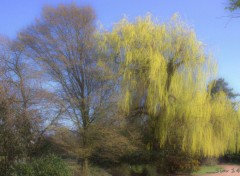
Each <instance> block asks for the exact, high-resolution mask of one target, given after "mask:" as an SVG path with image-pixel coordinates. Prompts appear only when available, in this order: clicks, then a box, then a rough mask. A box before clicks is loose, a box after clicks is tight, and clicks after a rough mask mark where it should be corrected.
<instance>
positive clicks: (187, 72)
mask: <svg viewBox="0 0 240 176" xmlns="http://www.w3.org/2000/svg"><path fill="white" fill-rule="evenodd" d="M101 41H102V42H101V43H100V45H101V48H102V49H103V51H104V52H105V56H106V58H108V60H107V62H108V64H109V62H111V61H113V62H115V63H117V64H118V71H117V73H118V75H119V80H120V85H121V86H120V87H121V88H120V91H121V95H122V98H121V101H120V103H119V104H120V107H121V108H122V109H123V110H124V111H125V112H126V113H127V114H128V115H129V116H130V114H134V116H137V115H140V114H142V113H144V114H145V115H146V116H147V117H148V123H149V125H150V126H152V127H153V131H152V133H153V135H154V138H155V139H156V140H157V144H158V146H159V147H160V148H164V147H168V146H171V147H173V148H176V149H177V150H181V151H184V152H187V153H190V154H194V155H195V154H196V155H201V156H218V155H221V154H223V153H224V152H225V151H227V150H228V149H229V145H228V142H229V141H230V140H231V138H232V136H231V134H232V133H233V126H235V123H234V121H232V120H229V119H230V118H229V116H234V109H233V107H232V105H231V102H230V101H229V99H228V98H227V97H226V95H225V94H224V92H219V93H218V94H216V95H215V96H214V97H212V96H211V95H210V93H209V91H208V88H207V87H208V85H207V84H208V82H209V81H210V80H211V79H212V78H214V76H215V73H216V64H215V62H214V60H213V59H212V57H211V56H210V55H207V54H206V52H205V50H204V47H203V44H202V43H201V42H200V41H199V40H198V39H197V37H196V34H195V32H194V30H192V29H191V28H190V27H188V26H187V25H186V24H185V23H184V22H182V21H181V20H180V18H179V17H178V16H177V15H174V16H173V17H172V19H171V20H170V21H169V22H166V23H159V22H156V21H154V20H152V18H151V16H150V15H147V16H146V17H145V18H137V19H136V20H135V21H134V22H129V21H128V20H127V19H126V18H124V19H122V20H121V21H120V22H119V23H117V24H116V25H115V26H114V28H113V30H112V31H111V32H105V33H104V35H102V36H101ZM109 58H110V59H109ZM101 65H103V64H102V63H101ZM210 86H211V85H210ZM134 116H130V118H134ZM148 145H149V146H150V148H151V147H153V145H154V144H153V142H152V143H151V141H150V142H149V144H148Z"/></svg>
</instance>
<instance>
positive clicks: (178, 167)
mask: <svg viewBox="0 0 240 176" xmlns="http://www.w3.org/2000/svg"><path fill="white" fill-rule="evenodd" d="M199 164H200V162H199V161H198V160H197V159H195V158H192V157H188V156H184V155H182V156H177V155H176V156H173V155H170V156H167V157H166V158H165V171H166V172H167V173H190V172H192V171H197V170H198V169H199Z"/></svg>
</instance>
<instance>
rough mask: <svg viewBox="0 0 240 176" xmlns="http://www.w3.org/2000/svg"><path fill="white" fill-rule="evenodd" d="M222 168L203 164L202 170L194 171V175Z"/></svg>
mask: <svg viewBox="0 0 240 176" xmlns="http://www.w3.org/2000/svg"><path fill="white" fill-rule="evenodd" d="M220 169H221V167H220V166H201V167H200V170H198V171H197V172H193V173H192V175H203V174H207V173H210V172H217V171H219V170H220Z"/></svg>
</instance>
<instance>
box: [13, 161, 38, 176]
mask: <svg viewBox="0 0 240 176" xmlns="http://www.w3.org/2000/svg"><path fill="white" fill-rule="evenodd" d="M13 175H16V176H35V175H34V170H33V167H32V165H31V164H28V163H18V164H16V165H15V166H14V169H13Z"/></svg>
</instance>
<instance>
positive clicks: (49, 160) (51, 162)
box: [14, 155, 70, 176]
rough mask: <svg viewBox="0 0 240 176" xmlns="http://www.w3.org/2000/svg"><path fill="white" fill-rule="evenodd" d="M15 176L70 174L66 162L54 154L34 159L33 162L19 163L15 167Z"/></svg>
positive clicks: (68, 175)
mask: <svg viewBox="0 0 240 176" xmlns="http://www.w3.org/2000/svg"><path fill="white" fill-rule="evenodd" d="M14 175H15V176H70V170H69V169H68V167H67V165H66V164H65V162H64V161H63V160H62V159H61V158H59V157H56V156H54V155H49V156H46V157H42V158H38V159H34V160H33V161H32V162H31V163H19V164H17V165H15V167H14Z"/></svg>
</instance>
